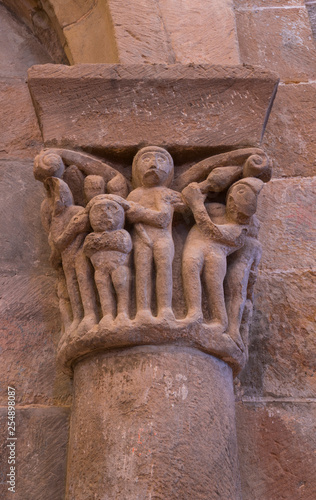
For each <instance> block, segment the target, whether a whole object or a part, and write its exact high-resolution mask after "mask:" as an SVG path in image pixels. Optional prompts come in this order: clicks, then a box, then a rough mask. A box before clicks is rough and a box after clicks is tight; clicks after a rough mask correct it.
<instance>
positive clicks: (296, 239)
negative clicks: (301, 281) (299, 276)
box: [258, 177, 316, 270]
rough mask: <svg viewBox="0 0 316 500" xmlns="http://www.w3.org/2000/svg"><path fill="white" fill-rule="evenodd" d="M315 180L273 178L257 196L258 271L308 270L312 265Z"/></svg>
mask: <svg viewBox="0 0 316 500" xmlns="http://www.w3.org/2000/svg"><path fill="white" fill-rule="evenodd" d="M315 187H316V178H315V177H310V178H305V179H298V178H294V179H284V180H283V179H275V180H272V181H271V182H270V183H269V184H266V185H265V186H264V188H263V190H262V192H261V194H260V197H259V203H258V218H259V220H260V222H261V229H260V232H259V240H260V241H261V242H262V246H263V256H262V261H261V268H262V269H272V270H276V269H279V270H289V269H290V270H292V269H311V268H313V267H314V265H315V228H316V225H315V210H313V204H314V203H315V201H314V200H315Z"/></svg>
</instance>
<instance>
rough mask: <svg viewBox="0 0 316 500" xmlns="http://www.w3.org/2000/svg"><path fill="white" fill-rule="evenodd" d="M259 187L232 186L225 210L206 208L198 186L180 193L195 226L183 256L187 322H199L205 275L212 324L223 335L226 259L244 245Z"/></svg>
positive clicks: (251, 182)
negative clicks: (202, 278) (202, 281)
mask: <svg viewBox="0 0 316 500" xmlns="http://www.w3.org/2000/svg"><path fill="white" fill-rule="evenodd" d="M262 185H263V182H262V181H261V180H259V179H255V178H245V179H242V180H239V181H237V182H235V183H234V184H233V185H232V186H231V187H230V188H229V190H228V192H227V197H226V206H225V205H223V204H219V203H209V204H207V206H205V205H204V201H205V198H206V193H204V194H203V193H202V192H201V189H200V187H199V185H198V184H197V183H192V184H189V186H187V187H186V188H185V189H184V190H183V191H182V195H183V198H184V200H185V201H186V203H187V204H188V206H189V207H190V208H191V210H192V212H193V215H194V218H195V222H196V225H195V226H193V228H192V229H191V230H190V232H189V235H188V238H187V240H186V243H185V247H184V253H183V269H182V272H183V284H184V291H185V297H186V301H187V306H188V318H190V319H195V320H202V307H201V303H202V301H201V279H200V276H201V274H202V272H204V277H205V284H206V289H207V296H208V303H209V310H210V312H211V324H212V325H213V326H214V327H216V328H217V329H218V330H219V331H222V332H224V331H225V330H226V329H227V326H228V318H227V311H226V306H225V298H224V286H223V283H224V278H225V276H226V270H227V256H228V255H230V254H232V253H233V252H236V251H237V250H238V249H241V248H242V247H243V246H244V244H245V241H246V237H247V233H248V232H249V229H250V226H251V223H252V216H253V215H254V213H255V211H256V207H257V196H258V194H259V192H260V190H261V188H262ZM236 278H237V277H236ZM230 307H231V306H230ZM239 324H240V323H239Z"/></svg>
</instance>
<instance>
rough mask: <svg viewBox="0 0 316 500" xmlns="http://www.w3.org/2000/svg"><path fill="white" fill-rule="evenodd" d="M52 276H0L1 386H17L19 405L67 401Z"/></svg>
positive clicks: (0, 396) (1, 397) (1, 394)
mask: <svg viewBox="0 0 316 500" xmlns="http://www.w3.org/2000/svg"><path fill="white" fill-rule="evenodd" d="M55 287H56V283H55V277H54V276H51V277H49V276H47V275H44V276H39V275H38V276H34V275H33V276H32V275H31V273H30V274H26V273H25V274H23V275H22V274H21V273H20V274H17V275H16V276H12V275H11V276H6V277H0V288H1V291H2V297H1V304H0V316H1V352H0V358H1V365H0V366H1V376H0V379H1V387H0V389H1V390H0V401H1V403H2V404H4V401H5V400H6V394H5V391H6V387H7V385H14V386H15V387H16V389H17V402H18V403H19V404H53V403H57V404H69V401H70V381H69V378H68V377H67V376H66V375H64V374H63V373H62V372H61V370H60V369H59V368H58V367H57V364H56V345H57V342H58V339H59V331H60V317H59V310H58V304H57V297H56V291H55Z"/></svg>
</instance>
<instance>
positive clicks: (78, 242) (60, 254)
mask: <svg viewBox="0 0 316 500" xmlns="http://www.w3.org/2000/svg"><path fill="white" fill-rule="evenodd" d="M57 151H59V150H47V151H43V152H42V153H40V154H39V155H38V156H37V157H36V158H35V162H34V175H35V177H36V178H37V179H38V180H41V181H42V182H43V183H44V186H45V188H46V191H47V198H46V199H45V200H44V201H43V203H42V208H41V213H42V220H43V224H44V227H46V230H47V231H48V233H49V243H50V246H51V249H52V254H51V261H52V264H53V265H54V267H56V268H59V284H58V295H59V303H60V310H61V315H62V320H63V324H64V328H63V330H64V331H65V330H67V331H68V332H69V331H73V330H75V329H76V328H77V327H78V332H79V333H84V332H85V331H87V330H89V329H90V328H91V327H92V326H93V325H94V324H96V323H97V322H98V314H97V301H96V295H95V289H94V284H93V272H92V271H93V270H92V266H91V263H90V261H89V259H88V258H87V256H86V255H85V254H84V252H83V249H82V245H83V242H84V239H85V237H86V235H87V234H88V232H89V231H90V230H91V227H90V224H89V218H88V215H87V213H86V211H85V209H84V208H83V207H82V206H79V205H75V204H74V196H73V193H74V194H76V193H77V195H78V192H80V191H81V188H82V201H83V204H85V203H87V202H89V201H90V200H91V199H92V198H93V197H94V196H97V195H100V194H103V193H104V190H105V180H104V175H95V174H89V172H90V171H95V168H93V169H92V170H90V169H88V170H85V173H88V175H87V176H86V177H84V176H83V175H82V178H81V177H80V176H78V172H79V170H78V172H77V173H76V169H77V167H76V166H75V165H71V167H68V168H66V167H65V164H64V162H63V160H62V157H61V155H59V154H57ZM61 151H63V150H61ZM68 153H69V154H70V153H72V152H68ZM64 154H65V155H66V157H67V150H65V151H64ZM74 154H75V155H77V156H76V158H75V159H78V158H77V157H78V155H80V154H79V153H74ZM71 159H72V160H73V159H74V158H72V156H71ZM84 159H85V162H86V163H87V162H88V160H87V159H86V157H84ZM68 160H69V158H68ZM89 161H91V162H93V160H92V159H90V158H89ZM86 163H85V166H86ZM88 163H89V162H88ZM99 167H100V168H99V170H100V172H102V169H101V166H100V165H99ZM91 168H92V167H91ZM69 169H71V176H70V177H69V175H68V177H67V175H66V174H67V171H68V170H69ZM103 170H106V166H105V167H104V169H103ZM112 170H114V169H112ZM111 172H112V171H111ZM75 173H76V176H74V174H75ZM79 173H80V172H79ZM111 175H112V178H114V177H113V173H111ZM119 175H121V174H119ZM63 178H67V179H68V180H69V179H71V180H72V182H74V179H75V180H76V183H75V184H74V183H73V184H72V187H73V191H72V190H71V189H70V187H69V186H68V184H67V183H66V182H64V180H63ZM77 181H78V182H77ZM80 182H82V186H81V187H80ZM70 183H71V182H70ZM121 184H122V183H121ZM79 187H80V189H79ZM124 192H125V191H124ZM78 197H79V198H80V196H79V195H78ZM60 267H62V269H60ZM63 275H64V276H65V278H64V277H63ZM65 284H66V286H65ZM67 302H70V304H71V311H72V314H69V312H68V311H69V307H67V306H68V304H67ZM71 316H72V323H71V325H70V317H71ZM79 324H80V326H79Z"/></svg>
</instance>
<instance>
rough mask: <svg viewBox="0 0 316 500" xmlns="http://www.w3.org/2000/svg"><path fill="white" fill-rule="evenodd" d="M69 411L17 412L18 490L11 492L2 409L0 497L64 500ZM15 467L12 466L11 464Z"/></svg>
mask: <svg viewBox="0 0 316 500" xmlns="http://www.w3.org/2000/svg"><path fill="white" fill-rule="evenodd" d="M68 421H69V410H68V408H50V407H42V408H23V409H22V408H17V409H16V437H17V440H16V441H15V442H16V456H15V458H16V463H15V464H14V465H13V466H15V472H16V490H15V493H13V492H11V491H8V486H9V485H8V484H7V482H6V481H7V477H6V474H8V472H9V468H10V465H9V464H8V456H9V448H8V447H7V443H8V441H7V436H8V434H7V409H6V408H3V407H1V408H0V422H1V439H0V443H1V454H0V456H1V458H0V464H1V467H0V470H1V475H0V478H1V481H0V496H1V498H2V499H4V500H9V499H10V498H14V499H15V500H46V499H49V500H62V499H63V498H64V494H65V479H66V477H65V476H66V452H67V441H68ZM11 465H12V464H11Z"/></svg>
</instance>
